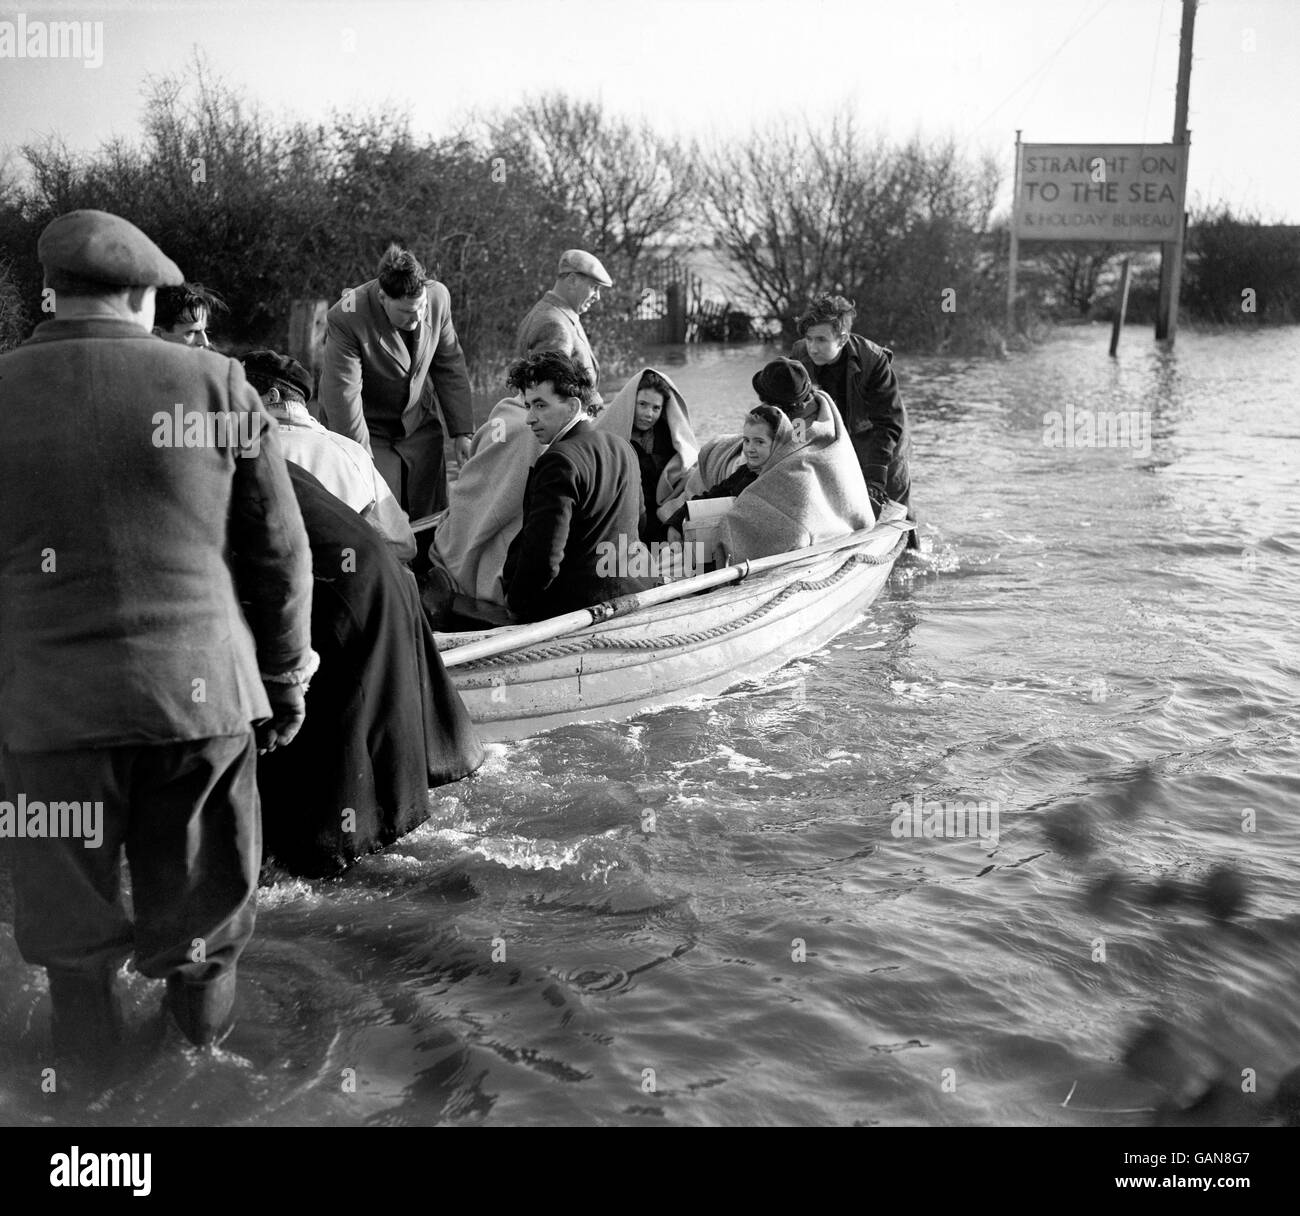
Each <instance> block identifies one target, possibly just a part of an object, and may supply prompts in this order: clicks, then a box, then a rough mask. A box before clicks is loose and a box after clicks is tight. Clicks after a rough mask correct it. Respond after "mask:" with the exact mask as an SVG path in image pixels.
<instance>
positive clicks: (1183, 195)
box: [1156, 0, 1196, 344]
mask: <svg viewBox="0 0 1300 1216" xmlns="http://www.w3.org/2000/svg"><path fill="white" fill-rule="evenodd" d="M1195 25H1196V0H1183V26H1182V29H1181V31H1180V32H1179V35H1178V91H1177V93H1176V95H1175V99H1174V143H1176V144H1181V145H1182V148H1183V175H1182V176H1183V181H1182V188H1181V189H1180V190H1179V192H1178V195H1179V197H1178V229H1177V233H1176V235H1175V238H1174V239H1173V240H1172V241H1162V242H1161V244H1160V304H1159V307H1158V308H1157V310H1156V341H1158V342H1162V341H1165V340H1166V339H1167V340H1168V341H1169V342H1170V343H1171V344H1172V343H1173V340H1174V335H1175V333H1176V332H1177V330H1178V294H1179V289H1180V288H1181V286H1182V279H1183V244H1184V240H1185V238H1186V236H1187V212H1186V206H1187V156H1188V152H1189V149H1188V146H1187V145H1188V134H1187V98H1188V94H1189V93H1190V91H1191V85H1192V31H1193V29H1194V27H1195Z"/></svg>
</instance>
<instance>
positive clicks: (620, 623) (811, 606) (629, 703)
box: [436, 521, 911, 742]
mask: <svg viewBox="0 0 1300 1216" xmlns="http://www.w3.org/2000/svg"><path fill="white" fill-rule="evenodd" d="M910 527H911V525H910V524H908V523H906V521H898V522H893V521H891V522H888V523H879V524H877V525H876V527H874V528H872V529H868V530H864V531H862V532H856V533H853V534H852V535H851V536H848V537H845V538H843V539H841V540H838V541H829V542H826V543H824V544H820V545H816V546H813V547H811V548H809V549H803V550H798V551H795V552H792V553H783V554H779V555H777V556H775V557H766V558H759V559H757V560H755V561H752V562H748V563H740V564H739V565H737V566H730V567H727V568H726V569H724V570H719V571H713V572H711V573H708V574H702V575H698V576H696V577H695V578H690V579H685V580H682V581H680V582H676V583H671V584H668V585H667V586H664V587H657V588H655V589H653V590H651V591H645V592H641V593H640V594H639V595H634V596H626V597H624V599H623V600H617V601H614V602H613V604H602V605H597V606H596V607H594V608H591V609H584V610H583V611H582V612H574V613H569V614H567V615H566V616H563V617H556V618H554V619H552V620H550V621H542V622H539V623H538V624H535V625H523V626H507V627H504V628H499V629H487V630H482V631H478V632H468V633H439V634H437V635H436V636H437V641H438V649H439V651H440V652H441V654H442V658H443V662H444V663H445V664H446V666H447V668H448V671H449V674H450V675H451V678H452V682H453V683H454V684H455V686H456V688H457V689H458V690H459V692H460V695H461V698H462V699H463V700H464V702H465V705H466V707H467V708H468V710H469V714H470V717H471V718H472V719H473V721H474V723H475V724H476V725H477V727H478V730H479V734H480V736H481V737H482V738H483V739H484V741H487V742H491V741H502V740H508V739H520V738H524V737H526V736H529V735H536V734H540V733H541V732H543V731H548V730H552V729H554V728H555V727H557V726H564V725H569V724H572V723H579V722H596V721H611V720H617V719H620V718H628V717H631V716H633V715H635V714H638V713H641V712H643V711H644V710H647V709H652V708H656V707H661V706H665V705H676V704H681V703H682V702H685V701H689V700H692V699H694V698H697V697H708V696H716V695H717V694H719V693H721V692H724V691H725V690H726V689H728V688H730V687H732V686H734V685H736V684H738V683H740V682H741V681H744V680H752V679H757V678H760V677H762V676H765V675H768V674H770V673H771V672H773V671H776V670H777V669H778V668H780V667H782V666H784V665H785V664H786V663H789V662H791V661H792V660H794V659H798V658H802V657H803V656H805V655H809V654H812V653H813V652H814V651H816V650H819V649H820V648H821V647H822V646H824V645H826V643H827V642H829V641H830V640H831V639H832V638H833V637H835V636H836V634H839V633H841V632H843V631H844V630H845V629H848V628H849V627H850V626H852V625H854V624H856V623H857V622H858V621H859V620H861V619H862V617H863V616H864V615H865V613H866V610H867V608H868V607H869V606H870V605H871V602H872V601H873V600H874V599H875V598H876V596H877V595H878V594H879V593H880V590H881V588H882V587H883V586H884V585H885V582H886V580H887V579H888V578H889V573H890V570H891V569H892V568H893V564H894V561H895V560H896V559H897V557H898V555H899V554H900V553H901V552H902V550H903V548H904V547H905V545H906V541H907V530H908V528H910Z"/></svg>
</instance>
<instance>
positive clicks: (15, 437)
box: [0, 317, 312, 752]
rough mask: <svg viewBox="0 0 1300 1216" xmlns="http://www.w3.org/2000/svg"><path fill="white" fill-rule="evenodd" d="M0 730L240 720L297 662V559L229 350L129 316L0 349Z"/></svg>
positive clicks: (103, 738)
mask: <svg viewBox="0 0 1300 1216" xmlns="http://www.w3.org/2000/svg"><path fill="white" fill-rule="evenodd" d="M0 400H3V402H4V429H3V431H2V432H0V743H2V744H3V745H4V746H6V747H8V748H10V749H12V750H14V751H25V752H35V751H58V750H64V749H72V748H90V747H111V746H116V745H132V744H147V743H171V742H179V741H184V740H193V739H203V738H209V737H212V736H218V735H238V734H243V733H246V732H247V731H248V730H249V727H250V723H252V722H255V721H258V720H261V719H265V718H267V717H269V716H270V705H269V703H268V701H267V698H266V693H265V692H264V690H263V687H262V681H261V679H260V676H259V671H260V672H267V673H271V674H275V673H280V672H285V671H289V670H291V669H294V668H298V667H301V666H302V665H303V664H304V663H305V662H306V659H307V655H308V647H309V642H310V609H311V586H312V584H311V559H310V554H309V552H308V547H307V534H306V532H305V531H304V529H303V523H302V515H301V513H300V511H299V510H298V504H297V502H296V500H295V499H294V496H293V491H292V489H291V487H290V484H289V475H288V472H287V471H286V467H285V461H284V458H283V456H282V454H281V450H280V445H279V439H278V435H277V433H276V427H275V423H274V422H273V421H272V420H271V418H270V417H269V416H268V415H267V413H266V411H265V410H264V409H263V408H262V404H261V401H260V400H259V399H258V396H257V394H256V393H255V392H254V391H253V389H252V388H251V387H250V386H249V384H248V382H247V381H246V380H245V379H244V372H243V368H241V367H240V365H239V364H238V363H237V362H235V361H234V360H233V359H228V358H226V357H225V356H224V355H218V354H215V353H213V352H211V351H206V350H195V349H193V348H192V347H189V346H181V345H177V344H176V343H173V342H164V341H163V340H162V339H161V338H158V337H155V336H154V335H153V334H150V333H146V332H145V331H144V330H142V329H140V328H139V327H138V326H136V325H134V324H132V323H131V322H130V321H127V320H125V319H115V318H108V317H104V318H93V319H86V320H58V319H56V320H52V321H46V322H45V323H44V324H42V325H39V326H37V328H36V331H35V332H34V333H33V334H32V336H31V338H30V339H29V340H28V341H27V342H25V343H24V344H23V345H22V346H19V347H17V348H16V349H15V350H12V351H9V352H7V353H6V354H4V355H0Z"/></svg>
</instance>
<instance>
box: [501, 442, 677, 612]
mask: <svg viewBox="0 0 1300 1216" xmlns="http://www.w3.org/2000/svg"><path fill="white" fill-rule="evenodd" d="M644 517H645V499H644V498H643V497H642V493H641V469H640V466H639V464H638V463H637V458H636V453H635V452H633V451H632V445H631V444H630V443H628V441H627V440H626V439H623V438H621V437H620V436H618V435H613V434H611V433H610V432H608V431H602V430H598V429H596V428H595V427H593V426H592V425H591V423H590V422H585V421H584V422H579V423H578V424H577V425H576V426H574V427H573V428H572V429H571V430H569V431H568V432H566V433H565V434H563V435H561V436H560V437H559V438H558V439H556V440H555V441H554V442H553V443H552V444H551V445H550V446H549V447H548V448H547V449H546V451H545V452H543V453H542V454H541V456H539V457H538V458H537V463H536V464H535V465H534V466H533V468H532V470H531V471H530V472H529V474H528V485H527V487H526V488H525V490H524V523H523V527H522V528H521V529H520V531H519V533H518V535H517V536H516V537H515V539H514V540H513V541H512V542H511V544H510V550H509V552H508V553H507V555H506V565H505V572H504V574H503V576H502V578H503V582H504V584H505V588H506V604H507V606H508V607H509V608H510V611H511V612H513V613H514V614H515V615H516V616H518V617H520V618H521V619H523V620H526V621H540V620H543V619H545V618H546V617H551V616H559V615H560V614H561V613H564V612H572V611H574V610H575V609H577V608H586V607H588V606H590V605H592V604H598V603H600V602H601V601H602V600H608V599H613V598H614V597H615V596H619V595H626V594H628V593H630V592H633V591H640V590H643V589H644V588H646V587H650V586H653V585H654V580H653V579H650V578H643V577H635V578H634V577H629V576H627V575H626V574H625V573H619V571H620V570H621V569H630V568H631V567H630V565H628V566H626V567H624V566H621V565H620V564H619V563H620V561H625V560H626V558H625V557H620V554H622V555H626V554H627V552H628V547H629V546H631V545H636V544H637V543H638V542H639V537H640V528H641V521H642V520H643V519H644ZM598 571H612V572H613V573H608V574H607V573H601V572H598Z"/></svg>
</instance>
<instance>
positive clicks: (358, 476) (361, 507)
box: [240, 350, 416, 562]
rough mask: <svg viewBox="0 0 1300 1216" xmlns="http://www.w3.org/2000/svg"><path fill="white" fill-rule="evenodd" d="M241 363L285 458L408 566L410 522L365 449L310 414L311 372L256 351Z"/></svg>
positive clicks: (280, 357)
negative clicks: (275, 429) (276, 427)
mask: <svg viewBox="0 0 1300 1216" xmlns="http://www.w3.org/2000/svg"><path fill="white" fill-rule="evenodd" d="M240 362H241V363H242V364H243V366H244V375H246V376H247V377H248V383H249V384H251V385H252V386H253V388H254V389H256V390H257V392H258V393H259V394H260V395H261V398H262V404H263V405H264V406H265V407H266V412H267V413H268V414H270V415H271V417H272V418H274V419H275V420H276V422H277V423H278V424H279V427H280V446H281V448H282V449H283V450H284V458H285V459H286V460H287V461H289V462H290V463H291V464H296V465H297V466H298V467H299V468H303V469H306V470H307V472H309V473H310V474H311V475H312V476H313V477H315V478H316V480H317V481H319V482H320V483H321V485H323V486H324V487H325V489H327V490H328V491H329V492H330V493H331V494H333V495H334V497H335V498H337V499H340V500H341V501H342V502H344V503H346V504H347V505H348V506H349V507H351V508H352V509H353V510H354V511H355V512H356V513H357V514H358V515H360V516H361V518H362V519H364V520H365V521H366V523H368V524H369V525H370V526H371V527H372V528H374V529H375V531H376V532H378V533H379V535H380V536H382V537H383V538H384V539H385V540H386V541H387V542H388V544H389V546H390V547H391V549H392V551H393V556H394V557H396V558H397V559H398V561H402V562H409V561H410V560H411V559H412V558H413V557H414V556H415V549H416V545H415V533H414V532H412V531H411V521H410V520H409V519H407V517H406V512H405V511H403V510H402V508H401V507H400V506H398V503H397V499H396V498H394V497H393V492H392V490H390V489H389V488H388V483H387V482H385V481H384V479H383V478H382V477H380V476H379V471H378V470H377V469H376V468H375V462H374V461H373V460H371V459H370V454H369V453H368V452H367V451H366V449H365V448H363V447H362V446H361V445H360V444H359V443H357V442H355V441H354V440H351V439H349V438H348V437H347V436H346V435H336V434H335V433H334V432H333V431H330V430H327V429H326V428H325V427H323V426H321V424H320V423H319V422H317V421H316V419H315V418H313V417H312V416H311V415H310V414H309V413H308V412H307V402H308V401H310V400H311V395H312V384H311V374H310V373H309V372H308V371H307V369H306V368H305V367H303V365H302V364H301V363H299V362H298V360H297V359H291V358H290V357H289V356H288V355H281V354H279V353H277V352H276V351H273V350H255V351H253V352H252V353H251V354H247V355H245V356H244V357H243V358H242V359H241V360H240Z"/></svg>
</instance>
